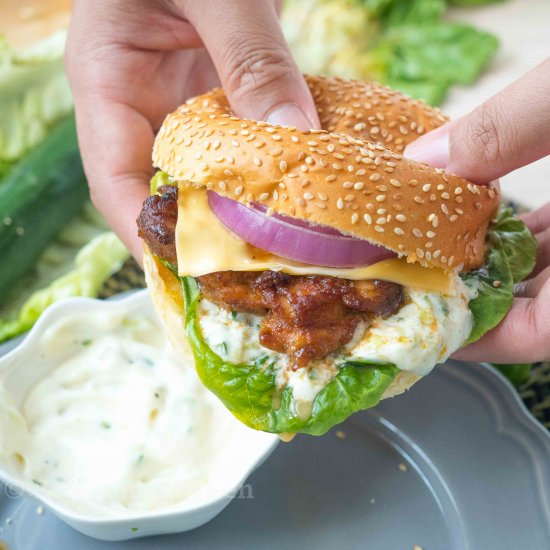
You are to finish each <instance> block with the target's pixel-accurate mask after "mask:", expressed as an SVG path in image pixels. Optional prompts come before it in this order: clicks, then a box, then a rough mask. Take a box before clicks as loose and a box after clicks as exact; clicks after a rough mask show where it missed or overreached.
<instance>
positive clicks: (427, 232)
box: [426, 231, 435, 239]
mask: <svg viewBox="0 0 550 550" xmlns="http://www.w3.org/2000/svg"><path fill="white" fill-rule="evenodd" d="M426 237H428V239H433V238H434V237H435V233H434V232H433V231H426Z"/></svg>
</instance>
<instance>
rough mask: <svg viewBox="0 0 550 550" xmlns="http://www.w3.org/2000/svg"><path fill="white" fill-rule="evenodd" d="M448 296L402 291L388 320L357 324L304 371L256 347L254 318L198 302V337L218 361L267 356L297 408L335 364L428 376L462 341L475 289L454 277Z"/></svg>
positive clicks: (278, 381)
mask: <svg viewBox="0 0 550 550" xmlns="http://www.w3.org/2000/svg"><path fill="white" fill-rule="evenodd" d="M454 290H455V292H454V295H452V296H444V295H442V294H439V293H437V292H425V291H422V290H415V289H406V295H407V303H406V304H405V305H404V306H403V307H401V308H400V309H399V311H397V312H396V313H395V314H394V315H391V316H390V317H388V318H386V319H377V320H375V321H374V322H373V323H372V324H371V325H370V326H368V327H365V324H364V323H362V324H361V325H360V326H359V327H358V328H357V330H356V332H355V334H354V338H353V340H352V341H351V342H349V343H348V344H347V345H346V346H344V347H343V348H342V349H341V350H339V351H338V352H335V353H333V354H331V355H329V356H327V357H326V358H324V359H322V360H319V361H314V362H312V363H311V365H310V366H309V367H308V368H304V369H298V370H297V371H292V370H290V369H289V368H288V360H287V357H286V356H285V355H282V354H279V353H275V352H273V351H271V350H269V349H267V348H264V347H263V346H261V345H260V343H259V341H258V337H259V325H260V322H261V317H260V316H258V315H250V314H242V313H231V312H228V311H225V310H224V309H223V308H220V307H218V306H217V305H215V304H212V303H210V302H208V301H207V300H204V299H203V300H201V303H200V304H199V311H198V314H199V323H200V327H201V330H202V333H203V336H204V338H205V340H206V341H207V343H208V344H209V345H210V347H211V348H212V349H213V350H214V351H215V352H216V353H217V354H218V355H220V357H222V358H223V359H225V360H227V361H231V362H240V363H252V362H253V361H255V360H257V359H259V358H262V357H265V356H267V357H268V358H269V362H273V363H274V365H275V368H276V373H277V374H276V384H277V386H278V387H279V388H283V387H285V386H287V385H288V386H290V387H291V388H292V389H293V397H294V400H295V401H296V405H295V406H296V407H297V408H305V409H307V406H306V407H301V404H306V405H307V404H309V405H311V403H312V402H313V400H314V399H315V396H316V395H317V394H318V393H319V392H320V391H321V390H322V389H323V388H324V387H325V386H326V385H327V384H328V383H329V382H330V381H331V380H332V378H333V377H334V376H335V375H336V374H337V372H338V368H337V364H338V363H342V362H344V361H346V360H352V359H366V360H369V361H372V362H375V363H393V364H394V365H396V366H397V367H398V368H399V369H401V370H404V371H409V372H411V373H413V374H415V375H418V376H424V375H426V374H428V373H429V372H430V371H431V370H432V369H433V367H434V366H435V365H436V364H437V363H442V362H444V361H445V360H446V359H447V358H448V357H449V356H450V355H451V354H452V353H453V352H455V351H456V350H457V349H459V348H460V347H461V346H462V344H463V343H464V342H465V341H466V339H467V338H468V336H469V334H470V332H471V330H472V326H473V316H472V313H471V311H470V309H469V308H468V302H469V300H471V299H473V298H474V297H475V290H473V289H469V288H468V287H466V285H465V284H464V283H463V282H462V280H461V279H460V277H458V276H455V281H454Z"/></svg>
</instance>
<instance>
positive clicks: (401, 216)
mask: <svg viewBox="0 0 550 550" xmlns="http://www.w3.org/2000/svg"><path fill="white" fill-rule="evenodd" d="M395 219H396V220H397V221H398V222H406V221H407V216H405V214H396V216H395Z"/></svg>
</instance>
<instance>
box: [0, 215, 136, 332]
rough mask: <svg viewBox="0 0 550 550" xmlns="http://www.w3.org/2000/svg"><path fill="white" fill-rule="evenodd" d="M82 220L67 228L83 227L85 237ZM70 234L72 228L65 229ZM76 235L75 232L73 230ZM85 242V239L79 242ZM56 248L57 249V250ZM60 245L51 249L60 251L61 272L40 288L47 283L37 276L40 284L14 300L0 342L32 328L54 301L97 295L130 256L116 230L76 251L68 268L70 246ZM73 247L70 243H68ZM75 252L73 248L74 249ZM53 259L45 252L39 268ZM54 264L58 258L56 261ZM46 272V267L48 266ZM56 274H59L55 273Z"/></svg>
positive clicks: (1, 325) (0, 329)
mask: <svg viewBox="0 0 550 550" xmlns="http://www.w3.org/2000/svg"><path fill="white" fill-rule="evenodd" d="M79 221H80V220H77V221H76V222H73V223H72V224H71V226H69V227H67V230H70V229H72V230H76V231H78V230H79V229H80V231H81V234H82V236H83V237H84V238H86V242H87V236H88V235H87V234H86V231H87V230H86V229H84V231H82V228H81V227H79V226H80V223H79ZM66 233H67V234H68V233H70V231H67V232H66ZM73 238H74V234H73ZM77 246H78V247H80V246H82V243H79V244H78V245H77ZM56 248H57V250H56ZM59 248H62V247H61V246H60V245H58V246H57V247H56V246H55V245H54V246H52V247H50V250H49V253H50V256H51V255H55V253H56V251H57V253H58V254H59V255H60V259H61V260H62V262H61V270H62V272H63V274H62V275H60V276H58V277H56V278H55V279H54V280H53V281H52V282H51V283H50V284H48V285H47V286H45V287H43V288H40V287H39V285H43V284H44V280H43V279H37V281H38V285H35V286H37V287H39V288H38V289H37V290H35V291H34V292H33V293H32V294H31V295H30V296H29V297H28V298H27V299H26V300H25V301H24V302H23V303H22V304H19V303H17V302H16V303H15V304H12V305H11V307H12V309H14V310H16V311H18V313H17V315H16V316H15V317H14V318H11V319H9V320H1V319H0V342H2V341H4V340H7V339H8V338H12V337H14V336H16V335H18V334H21V333H22V332H25V331H27V330H29V329H30V328H31V327H32V326H33V325H34V323H35V322H36V321H37V320H38V318H39V317H40V315H41V314H42V313H43V312H44V310H45V309H46V308H47V307H48V306H49V305H50V304H53V303H54V302H56V301H58V300H61V299H63V298H68V297H70V296H84V297H90V298H94V297H96V296H97V295H98V293H99V291H100V289H101V287H102V286H103V284H104V282H105V281H106V280H107V279H108V278H109V277H110V276H111V275H113V274H114V273H116V272H117V271H118V270H119V269H120V268H121V267H122V264H123V263H124V262H125V261H126V260H127V259H128V258H129V256H130V253H129V252H128V250H127V249H126V248H125V246H124V245H123V244H122V242H121V241H120V240H119V239H118V237H117V236H116V235H115V234H114V233H110V232H104V233H99V234H98V235H97V236H95V238H93V239H92V240H91V241H90V242H88V243H87V244H86V245H85V246H84V247H83V248H82V249H81V250H80V251H79V252H78V254H77V255H76V258H75V260H74V267H73V268H72V269H71V270H70V271H68V272H66V267H65V266H66V258H65V257H64V256H65V255H66V254H69V252H67V250H64V251H63V250H61V251H60V250H59ZM65 248H69V249H71V248H72V247H70V245H69V246H68V247H65ZM72 254H74V250H73V252H72ZM48 262H50V263H52V258H51V257H50V258H48V256H46V257H45V258H43V259H42V263H41V265H39V266H38V267H39V269H40V268H42V269H45V266H44V263H46V264H47V263H48ZM53 264H54V266H55V264H56V262H55V259H54V261H53ZM46 272H47V267H46ZM56 275H58V274H57V273H56Z"/></svg>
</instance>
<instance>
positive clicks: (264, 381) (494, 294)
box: [163, 208, 536, 435]
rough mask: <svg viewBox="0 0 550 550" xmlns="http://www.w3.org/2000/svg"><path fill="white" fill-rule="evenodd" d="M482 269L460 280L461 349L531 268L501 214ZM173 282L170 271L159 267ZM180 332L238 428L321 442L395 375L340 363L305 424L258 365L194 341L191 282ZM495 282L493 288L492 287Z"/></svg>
mask: <svg viewBox="0 0 550 550" xmlns="http://www.w3.org/2000/svg"><path fill="white" fill-rule="evenodd" d="M487 242H488V246H487V254H486V258H485V265H484V266H483V267H481V268H480V269H477V270H475V271H472V272H469V273H465V274H463V275H462V278H463V279H464V281H465V282H466V283H467V284H468V285H469V286H472V287H474V288H475V289H476V290H477V297H476V298H474V299H473V300H472V301H471V302H470V304H469V307H470V309H471V311H472V314H473V316H474V327H473V330H472V333H471V335H470V338H469V340H468V343H469V342H472V341H474V340H477V339H478V338H480V337H481V336H482V335H483V334H485V333H486V332H487V331H488V330H490V329H492V328H493V327H495V326H496V325H497V324H498V323H499V322H500V321H501V320H502V319H503V318H504V316H505V315H506V313H507V312H508V310H509V309H510V307H511V305H512V302H513V290H514V282H515V281H518V280H520V279H521V278H523V277H525V276H526V275H527V274H528V273H529V272H530V271H531V270H532V268H533V266H534V261H535V252H536V244H535V241H534V238H533V236H532V235H531V234H530V232H529V230H528V229H527V228H526V227H525V225H524V224H523V222H521V221H520V220H518V219H517V218H514V217H513V214H512V212H511V210H510V209H506V208H502V209H501V210H500V211H499V213H498V216H497V218H496V220H495V221H494V222H493V224H492V225H491V228H490V229H489V231H488V233H487ZM163 263H164V264H165V265H167V267H169V268H170V269H171V271H172V273H173V274H174V276H177V270H175V268H174V267H172V266H170V265H168V264H166V262H163ZM179 280H180V283H181V289H182V295H183V299H184V304H185V329H186V334H187V338H188V340H189V343H190V345H191V349H192V350H193V354H194V358H195V367H196V370H197V373H198V375H199V377H200V379H201V381H202V382H203V384H204V385H205V386H206V387H207V388H208V389H209V390H210V391H212V392H213V393H214V394H215V395H216V396H217V397H218V398H219V399H220V400H221V401H222V402H223V404H224V405H225V406H226V407H227V408H228V409H229V410H230V411H231V412H232V413H233V414H234V415H235V416H236V417H237V418H238V419H239V420H240V421H241V422H243V423H244V424H246V425H247V426H249V427H251V428H254V429H256V430H263V431H267V432H272V433H307V434H311V435H321V434H323V433H325V432H326V431H328V430H329V429H330V428H332V427H333V426H335V425H336V424H338V423H340V422H342V421H343V420H345V419H346V418H347V417H348V416H350V415H352V414H353V413H355V412H357V411H360V410H363V409H368V408H371V407H374V406H376V405H377V404H378V403H379V401H380V399H381V398H382V395H383V394H384V392H385V391H386V389H387V388H388V386H389V385H390V384H391V382H392V381H393V380H394V379H395V377H396V375H397V374H398V373H399V369H398V368H397V367H396V366H395V365H392V364H376V363H373V362H369V361H357V360H353V361H348V362H343V363H342V364H341V365H339V369H338V374H337V375H336V376H335V377H334V378H333V380H331V382H329V383H328V384H327V385H326V386H325V387H324V388H323V389H322V390H321V391H320V392H319V393H318V394H317V396H316V397H315V399H314V401H313V405H312V409H311V414H310V415H309V416H307V415H303V414H299V413H298V411H297V408H298V407H297V406H296V403H295V402H294V399H293V393H292V388H291V387H288V386H287V387H285V388H282V389H280V388H277V384H276V372H275V369H274V366H273V365H272V364H270V363H269V359H266V358H265V357H264V358H262V359H259V360H257V361H256V362H255V363H253V364H249V365H245V364H235V363H230V362H227V361H225V360H224V359H222V358H221V357H220V356H219V355H218V354H217V353H215V352H214V351H213V350H212V349H211V348H210V346H209V345H208V344H207V342H206V341H205V339H204V338H203V336H202V333H201V329H200V325H199V320H198V316H197V304H198V301H199V300H200V299H201V296H200V292H199V287H198V285H197V282H196V281H195V279H193V277H179ZM496 281H498V283H497V282H496Z"/></svg>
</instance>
